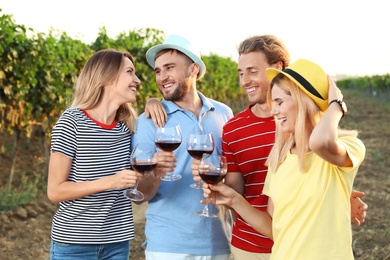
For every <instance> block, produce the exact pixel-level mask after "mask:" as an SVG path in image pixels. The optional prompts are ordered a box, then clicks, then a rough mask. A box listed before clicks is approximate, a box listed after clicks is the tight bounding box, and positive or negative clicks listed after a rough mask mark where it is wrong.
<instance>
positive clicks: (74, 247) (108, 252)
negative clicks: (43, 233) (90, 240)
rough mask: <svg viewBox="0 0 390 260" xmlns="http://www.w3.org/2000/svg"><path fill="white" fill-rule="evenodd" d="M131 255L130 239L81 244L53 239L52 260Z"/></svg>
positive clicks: (121, 259)
mask: <svg viewBox="0 0 390 260" xmlns="http://www.w3.org/2000/svg"><path fill="white" fill-rule="evenodd" d="M129 255H130V241H124V242H118V243H111V244H96V245H95V244H94V245H79V244H65V243H58V242H55V241H53V240H52V241H51V244H50V259H51V260H80V259H83V260H128V259H129Z"/></svg>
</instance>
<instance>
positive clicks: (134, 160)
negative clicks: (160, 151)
mask: <svg viewBox="0 0 390 260" xmlns="http://www.w3.org/2000/svg"><path fill="white" fill-rule="evenodd" d="M155 153H156V147H155V146H154V145H152V144H148V143H139V144H137V145H136V146H135V147H134V149H133V151H132V153H131V155H130V163H131V166H132V167H133V169H134V170H135V171H136V172H139V173H142V174H148V173H149V172H151V171H153V170H154V168H156V165H157V159H156V158H155V157H154V154H155ZM138 183H139V180H137V183H136V184H135V186H134V188H132V189H126V190H125V191H124V192H123V194H124V195H125V196H126V197H128V198H129V199H131V200H133V201H142V200H143V199H144V194H143V193H142V192H140V191H139V190H138V189H137V188H138Z"/></svg>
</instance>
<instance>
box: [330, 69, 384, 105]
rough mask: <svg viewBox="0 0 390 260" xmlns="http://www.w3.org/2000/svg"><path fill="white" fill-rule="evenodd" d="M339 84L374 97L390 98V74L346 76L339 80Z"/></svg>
mask: <svg viewBox="0 0 390 260" xmlns="http://www.w3.org/2000/svg"><path fill="white" fill-rule="evenodd" d="M337 85H338V86H339V87H341V88H345V89H357V90H360V91H363V92H366V93H368V94H370V95H371V96H373V97H379V98H386V99H389V98H390V74H385V75H374V76H371V77H368V76H364V77H356V78H346V79H342V80H338V81H337Z"/></svg>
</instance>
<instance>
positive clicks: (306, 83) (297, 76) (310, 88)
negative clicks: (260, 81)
mask: <svg viewBox="0 0 390 260" xmlns="http://www.w3.org/2000/svg"><path fill="white" fill-rule="evenodd" d="M283 72H285V73H287V74H288V75H290V76H291V77H293V78H294V79H295V80H296V81H298V82H299V83H300V84H301V85H302V86H303V87H304V88H305V89H306V90H307V91H309V92H310V93H311V94H313V95H314V96H316V97H318V98H320V99H322V100H324V98H323V97H322V96H321V94H320V93H318V91H317V90H316V89H315V88H314V87H313V85H312V84H310V82H309V81H307V80H306V79H305V78H304V77H302V76H301V75H300V74H299V73H297V72H295V71H293V70H291V69H288V68H287V69H284V70H283Z"/></svg>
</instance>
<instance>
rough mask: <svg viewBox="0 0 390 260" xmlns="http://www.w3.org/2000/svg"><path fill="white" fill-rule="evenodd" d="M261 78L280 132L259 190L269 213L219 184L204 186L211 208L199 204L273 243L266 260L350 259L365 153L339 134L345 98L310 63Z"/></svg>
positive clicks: (351, 137)
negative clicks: (355, 195) (226, 209)
mask: <svg viewBox="0 0 390 260" xmlns="http://www.w3.org/2000/svg"><path fill="white" fill-rule="evenodd" d="M266 75H267V78H268V79H269V81H270V82H271V88H270V89H269V91H268V101H269V102H270V105H272V107H273V109H272V112H273V114H274V115H275V120H276V125H277V126H276V137H275V138H276V140H275V145H274V147H273V149H272V151H271V153H270V155H269V157H268V160H267V165H268V167H269V170H268V171H269V174H268V175H267V179H266V182H265V186H264V189H263V193H264V194H266V195H267V196H269V198H270V199H269V202H268V209H267V212H268V213H267V212H262V211H259V210H256V209H254V208H253V207H252V206H251V205H250V204H248V203H247V202H246V201H245V199H244V198H243V197H242V196H241V195H239V194H238V193H236V192H235V191H234V190H233V189H231V188H229V187H227V186H226V185H223V184H219V185H210V186H207V185H204V187H205V190H204V193H205V196H206V197H209V198H212V200H211V202H210V201H206V200H204V201H202V203H216V204H225V205H228V206H230V207H232V208H233V209H234V210H235V211H236V212H238V213H239V214H240V215H241V216H242V217H243V218H244V219H245V220H246V221H247V222H248V223H249V224H250V225H251V226H253V227H254V228H255V229H257V230H258V231H259V232H261V233H263V234H265V235H267V236H269V237H273V240H274V246H273V248H272V254H271V259H283V260H284V259H300V260H301V259H332V260H334V259H340V260H346V259H353V258H354V257H353V251H352V231H351V214H350V207H351V206H350V199H349V198H350V194H351V191H352V186H353V181H354V178H355V176H356V174H357V171H358V168H359V166H360V164H361V163H362V161H363V159H364V156H365V146H364V144H363V143H362V141H361V140H360V139H358V138H357V132H356V131H352V130H349V131H347V130H341V129H340V128H339V122H340V120H341V118H342V117H343V116H344V114H345V113H346V112H347V108H346V105H345V103H344V102H343V101H342V100H343V95H342V93H341V91H340V89H339V88H338V87H337V86H336V85H335V83H334V82H333V80H332V79H331V78H330V77H328V75H327V74H326V73H325V72H324V71H323V70H322V68H321V67H319V66H318V65H317V64H315V63H313V62H311V61H308V60H304V59H300V60H297V61H296V62H294V63H292V64H291V65H290V66H289V67H287V68H286V69H284V70H277V69H274V68H269V69H267V70H266ZM212 191H217V193H216V197H215V196H214V194H213V192H212Z"/></svg>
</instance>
